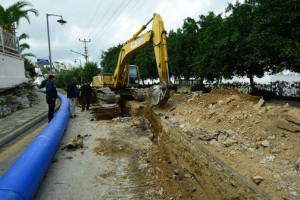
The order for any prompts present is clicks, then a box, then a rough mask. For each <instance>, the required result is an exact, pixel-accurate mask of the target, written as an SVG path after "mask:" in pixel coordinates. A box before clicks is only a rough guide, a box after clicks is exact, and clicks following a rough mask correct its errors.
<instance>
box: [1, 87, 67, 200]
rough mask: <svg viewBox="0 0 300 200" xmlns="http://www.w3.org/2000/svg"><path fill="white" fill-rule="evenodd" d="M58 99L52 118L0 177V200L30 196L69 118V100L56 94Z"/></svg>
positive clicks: (41, 177) (12, 199) (32, 196)
mask: <svg viewBox="0 0 300 200" xmlns="http://www.w3.org/2000/svg"><path fill="white" fill-rule="evenodd" d="M39 92H43V93H45V91H39ZM58 98H59V99H60V101H61V105H60V108H59V110H58V112H57V113H56V114H55V115H54V118H53V119H52V120H51V122H50V123H49V124H48V125H47V126H46V127H45V128H44V129H43V130H42V132H41V133H40V134H39V136H38V137H37V138H36V139H35V140H34V141H33V142H32V143H31V145H30V146H29V147H27V149H26V150H25V151H24V153H23V154H22V155H21V156H20V157H19V158H18V159H17V160H16V161H15V163H14V164H13V165H12V166H11V167H10V168H9V169H8V170H7V171H6V173H5V174H4V175H3V176H2V177H1V178H0V199H1V200H29V199H33V198H34V196H35V194H36V192H37V189H38V187H39V185H40V183H41V181H42V180H43V177H44V174H45V173H46V171H47V168H48V166H49V164H50V163H51V160H52V158H53V156H54V154H55V152H56V149H57V147H58V145H59V142H60V140H61V138H62V135H63V133H64V130H65V128H66V126H67V124H68V121H69V107H70V104H69V101H68V99H67V98H66V97H65V96H64V95H62V94H60V93H58Z"/></svg>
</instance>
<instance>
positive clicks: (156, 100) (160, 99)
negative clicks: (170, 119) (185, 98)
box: [151, 85, 170, 105]
mask: <svg viewBox="0 0 300 200" xmlns="http://www.w3.org/2000/svg"><path fill="white" fill-rule="evenodd" d="M169 98H170V91H169V89H168V88H167V87H166V86H163V85H155V86H154V87H153V90H152V96H151V99H152V104H153V105H162V104H165V103H166V102H167V101H168V99H169Z"/></svg>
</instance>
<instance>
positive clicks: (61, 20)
mask: <svg viewBox="0 0 300 200" xmlns="http://www.w3.org/2000/svg"><path fill="white" fill-rule="evenodd" d="M49 16H56V17H60V19H59V20H57V22H58V23H60V24H61V25H63V24H65V23H67V22H66V21H65V20H64V19H63V17H62V16H61V15H55V14H48V13H46V19H47V33H48V48H49V62H50V63H49V64H50V69H52V58H51V46H50V33H49V20H48V17H49Z"/></svg>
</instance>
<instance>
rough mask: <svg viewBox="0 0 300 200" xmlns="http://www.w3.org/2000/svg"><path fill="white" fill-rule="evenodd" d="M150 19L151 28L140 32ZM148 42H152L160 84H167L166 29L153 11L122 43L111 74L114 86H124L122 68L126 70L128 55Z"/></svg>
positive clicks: (165, 85)
mask: <svg viewBox="0 0 300 200" xmlns="http://www.w3.org/2000/svg"><path fill="white" fill-rule="evenodd" d="M151 21H153V23H152V30H150V31H148V32H146V33H144V34H141V33H142V32H143V31H144V30H145V29H146V28H147V25H148V24H149V23H150V22H151ZM140 34H141V35H140ZM150 42H152V43H153V47H154V53H155V58H156V65H157V71H158V75H159V79H160V84H161V85H162V87H165V88H166V87H167V86H168V85H169V82H170V81H169V71H168V53H167V42H166V31H165V28H164V23H163V21H162V19H161V17H160V15H159V14H156V13H154V14H153V18H152V19H151V20H150V21H149V22H148V23H147V24H146V25H143V26H142V27H141V29H140V30H139V31H138V32H137V33H136V34H134V35H133V37H132V38H131V39H129V40H128V41H127V42H125V43H124V44H123V47H122V49H121V52H120V54H119V58H118V63H117V66H116V69H115V71H114V76H113V79H114V80H113V82H114V87H115V88H117V87H125V85H126V82H125V80H123V79H122V76H123V73H124V70H126V66H127V65H128V61H129V58H130V56H131V55H132V54H133V53H134V52H136V51H138V50H139V49H141V48H143V47H145V46H146V45H148V44H149V43H150Z"/></svg>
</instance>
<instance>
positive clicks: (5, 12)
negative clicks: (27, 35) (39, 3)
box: [0, 1, 39, 33]
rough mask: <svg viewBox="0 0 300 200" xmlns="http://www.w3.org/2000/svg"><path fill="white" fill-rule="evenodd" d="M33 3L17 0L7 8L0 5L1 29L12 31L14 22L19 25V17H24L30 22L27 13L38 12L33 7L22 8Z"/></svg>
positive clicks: (36, 14) (37, 13)
mask: <svg viewBox="0 0 300 200" xmlns="http://www.w3.org/2000/svg"><path fill="white" fill-rule="evenodd" d="M26 6H30V7H32V6H33V5H32V4H31V3H30V2H27V1H18V2H16V3H14V4H13V5H11V6H9V7H8V8H7V9H5V8H3V6H2V5H0V27H2V28H3V30H5V31H7V32H10V33H14V28H15V27H14V24H16V26H17V27H18V26H19V22H20V19H22V18H25V19H26V20H27V21H28V23H30V17H29V15H28V14H29V13H30V12H32V13H34V14H35V16H38V15H39V12H38V11H37V10H36V9H34V8H29V9H24V7H26Z"/></svg>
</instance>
